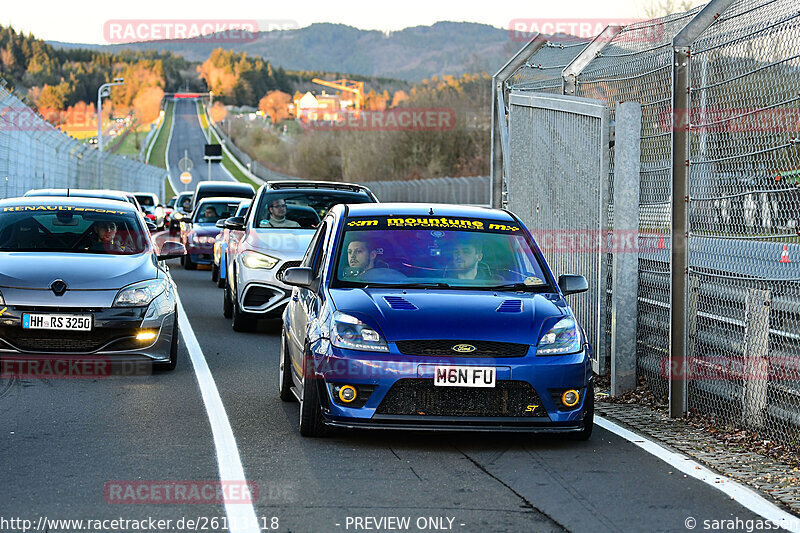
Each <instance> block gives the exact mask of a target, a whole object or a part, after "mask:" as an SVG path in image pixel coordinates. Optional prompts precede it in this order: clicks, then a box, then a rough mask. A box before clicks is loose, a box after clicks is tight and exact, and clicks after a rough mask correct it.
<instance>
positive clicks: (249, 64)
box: [197, 48, 291, 105]
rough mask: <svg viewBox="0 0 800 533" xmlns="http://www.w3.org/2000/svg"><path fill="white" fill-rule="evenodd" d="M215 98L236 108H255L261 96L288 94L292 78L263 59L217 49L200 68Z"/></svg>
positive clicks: (199, 71) (198, 70) (198, 69)
mask: <svg viewBox="0 0 800 533" xmlns="http://www.w3.org/2000/svg"><path fill="white" fill-rule="evenodd" d="M197 72H198V73H199V74H200V77H201V78H203V80H205V82H206V85H207V86H208V88H209V90H210V91H212V92H213V93H214V98H219V99H221V100H222V101H223V102H225V103H228V104H234V105H253V104H255V103H256V99H257V98H258V96H257V95H259V94H266V93H267V92H268V91H271V90H275V89H278V90H282V91H284V92H288V91H289V90H290V89H291V88H290V87H289V82H288V78H287V76H286V73H285V72H284V71H283V69H278V70H277V71H275V70H273V68H272V66H271V65H270V64H269V62H267V61H264V60H263V59H261V58H259V57H249V56H248V55H247V54H246V53H240V54H237V53H236V52H234V51H232V50H223V49H222V48H217V49H216V50H214V51H213V52H211V55H210V56H209V58H208V59H207V60H206V61H204V62H203V64H201V65H199V66H198V67H197Z"/></svg>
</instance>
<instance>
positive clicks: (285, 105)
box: [258, 91, 292, 124]
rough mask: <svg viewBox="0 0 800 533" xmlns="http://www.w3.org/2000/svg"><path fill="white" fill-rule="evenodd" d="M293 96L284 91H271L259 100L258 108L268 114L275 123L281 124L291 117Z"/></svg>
mask: <svg viewBox="0 0 800 533" xmlns="http://www.w3.org/2000/svg"><path fill="white" fill-rule="evenodd" d="M290 103H292V97H291V96H289V94H287V93H285V92H283V91H270V92H268V93H267V94H266V95H264V97H263V98H261V101H260V102H258V110H259V111H261V112H262V113H264V114H265V115H268V116H269V118H270V120H272V123H273V124H280V123H281V122H282V121H283V120H284V119H287V118H289V104H290Z"/></svg>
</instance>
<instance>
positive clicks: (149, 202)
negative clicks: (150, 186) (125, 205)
mask: <svg viewBox="0 0 800 533" xmlns="http://www.w3.org/2000/svg"><path fill="white" fill-rule="evenodd" d="M136 199H137V200H139V205H141V206H143V207H154V206H155V205H156V203H155V202H154V201H153V197H152V196H150V195H146V194H137V195H136Z"/></svg>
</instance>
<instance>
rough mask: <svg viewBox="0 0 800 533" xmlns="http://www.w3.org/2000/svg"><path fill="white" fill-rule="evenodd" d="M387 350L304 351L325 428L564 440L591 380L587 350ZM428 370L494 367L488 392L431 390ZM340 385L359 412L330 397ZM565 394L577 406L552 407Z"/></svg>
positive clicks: (579, 418)
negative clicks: (492, 354) (484, 354)
mask: <svg viewBox="0 0 800 533" xmlns="http://www.w3.org/2000/svg"><path fill="white" fill-rule="evenodd" d="M389 346H390V352H389V353H377V352H376V353H369V352H362V351H353V350H341V349H338V348H333V347H332V346H331V344H330V343H329V342H328V341H327V340H324V339H323V340H320V341H317V342H316V343H315V344H314V345H313V346H312V354H313V361H312V363H313V372H312V374H310V376H311V377H312V379H314V380H315V384H316V386H317V387H318V392H319V394H320V398H321V404H322V412H323V417H324V419H325V423H326V424H328V425H331V426H338V427H348V428H381V429H422V430H453V431H456V430H469V431H483V430H485V431H531V432H540V431H541V432H566V433H568V432H575V431H580V430H582V429H583V419H584V416H585V415H586V407H587V404H586V398H585V394H586V391H587V390H590V389H589V384H590V380H591V379H592V373H591V364H590V359H589V350H588V349H587V350H584V351H582V352H580V353H577V354H571V355H565V356H555V357H553V356H546V357H545V356H541V357H537V356H536V355H530V354H529V355H527V356H525V357H513V358H480V357H470V358H463V357H462V358H459V357H421V356H408V355H403V354H401V353H399V351H397V347H396V345H395V344H394V343H389ZM436 365H450V366H453V365H457V366H491V367H495V368H496V369H497V378H496V385H495V387H494V388H467V387H436V386H434V385H433V372H434V370H433V369H434V367H435V366H436ZM343 385H352V386H354V387H355V388H356V389H357V390H358V391H360V392H359V395H360V396H361V398H360V403H362V404H363V405H362V406H360V407H348V406H346V405H344V404H343V402H342V401H341V400H340V399H339V398H338V397H337V395H336V393H335V392H334V391H335V388H336V387H337V386H343ZM568 389H577V390H579V391H580V393H581V399H580V402H579V404H578V405H576V406H574V407H572V408H567V407H565V406H563V405H561V404H560V403H559V402H558V400H557V398H558V397H560V393H561V391H563V390H568ZM365 397H366V401H365V402H364V398H365ZM358 399H359V397H358V396H357V400H358ZM354 403H355V402H354Z"/></svg>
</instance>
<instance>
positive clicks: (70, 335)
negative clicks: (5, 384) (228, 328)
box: [0, 197, 186, 370]
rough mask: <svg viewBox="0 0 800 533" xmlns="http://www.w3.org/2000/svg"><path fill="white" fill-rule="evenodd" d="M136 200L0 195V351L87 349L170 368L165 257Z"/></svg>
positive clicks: (176, 252)
mask: <svg viewBox="0 0 800 533" xmlns="http://www.w3.org/2000/svg"><path fill="white" fill-rule="evenodd" d="M185 253H186V251H185V248H184V247H183V245H182V244H180V243H175V242H167V243H165V244H164V245H163V246H162V247H161V250H160V251H156V250H155V248H154V245H153V243H152V241H151V239H150V235H149V232H148V231H147V228H146V227H145V225H144V221H143V219H142V218H141V216H140V215H139V213H138V212H137V210H136V207H135V206H134V205H132V204H130V203H127V202H119V201H114V200H104V199H96V198H68V197H59V198H56V197H26V198H11V199H6V200H0V358H3V359H8V358H9V357H17V356H20V354H22V355H36V356H39V355H44V356H50V355H59V356H61V355H69V356H75V355H86V356H89V357H90V358H91V357H97V358H103V359H106V360H110V361H111V362H112V363H113V362H115V361H132V362H142V361H145V362H150V363H152V364H153V365H154V366H155V367H156V368H160V369H165V370H172V369H174V368H175V363H176V356H177V343H178V320H177V318H178V315H177V313H178V312H177V300H176V294H175V285H174V283H173V281H172V278H171V277H170V275H169V269H168V268H167V266H166V264H165V263H164V262H163V261H164V260H166V259H170V258H173V257H179V256H181V255H183V254H185Z"/></svg>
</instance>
